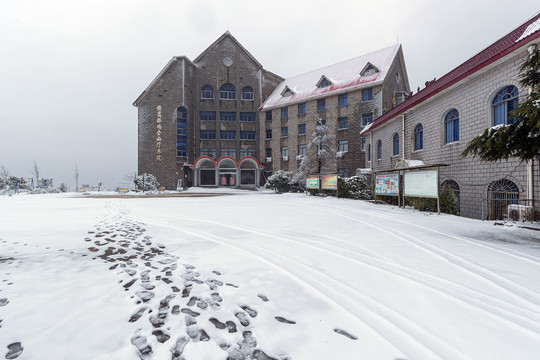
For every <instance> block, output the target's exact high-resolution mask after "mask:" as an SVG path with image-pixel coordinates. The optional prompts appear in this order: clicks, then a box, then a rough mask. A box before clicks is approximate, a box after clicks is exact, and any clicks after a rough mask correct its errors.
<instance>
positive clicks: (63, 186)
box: [58, 183, 68, 192]
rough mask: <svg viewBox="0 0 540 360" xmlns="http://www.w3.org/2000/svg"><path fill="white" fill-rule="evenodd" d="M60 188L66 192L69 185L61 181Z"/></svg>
mask: <svg viewBox="0 0 540 360" xmlns="http://www.w3.org/2000/svg"><path fill="white" fill-rule="evenodd" d="M58 190H60V191H61V192H66V191H67V190H68V187H67V185H66V184H65V183H61V184H60V186H59V187H58Z"/></svg>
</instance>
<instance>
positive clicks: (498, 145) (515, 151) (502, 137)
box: [461, 50, 540, 162]
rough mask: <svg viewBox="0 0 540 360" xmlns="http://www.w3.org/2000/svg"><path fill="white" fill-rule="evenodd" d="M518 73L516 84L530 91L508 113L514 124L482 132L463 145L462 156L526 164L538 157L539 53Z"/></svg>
mask: <svg viewBox="0 0 540 360" xmlns="http://www.w3.org/2000/svg"><path fill="white" fill-rule="evenodd" d="M520 74H521V80H520V84H521V85H522V86H524V87H527V88H531V89H532V92H531V93H530V94H529V95H528V96H527V97H526V98H525V101H523V102H522V103H520V104H519V106H518V107H517V108H516V109H515V110H514V111H513V112H512V114H511V116H512V117H514V116H515V117H516V121H515V122H514V123H513V124H511V125H507V126H503V125H501V126H496V127H492V128H489V129H486V131H484V133H483V134H482V135H480V136H477V137H476V138H474V139H473V140H472V141H471V142H470V143H469V144H468V145H467V147H466V148H465V150H464V151H463V153H462V154H461V155H462V156H467V155H472V156H475V157H476V156H478V157H479V158H480V159H481V160H482V161H488V162H494V161H498V160H502V159H508V158H510V157H517V158H518V159H520V160H521V161H527V160H532V159H535V158H536V157H537V156H538V155H540V87H539V86H538V85H540V50H535V51H534V52H532V53H531V54H530V55H529V57H528V58H527V60H526V61H525V62H524V63H523V64H522V66H521V68H520Z"/></svg>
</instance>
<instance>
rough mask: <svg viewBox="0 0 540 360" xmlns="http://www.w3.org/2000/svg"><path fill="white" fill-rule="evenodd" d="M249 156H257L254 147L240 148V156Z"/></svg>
mask: <svg viewBox="0 0 540 360" xmlns="http://www.w3.org/2000/svg"><path fill="white" fill-rule="evenodd" d="M246 156H251V157H257V150H255V149H240V158H243V157H246Z"/></svg>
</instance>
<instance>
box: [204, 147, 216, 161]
mask: <svg viewBox="0 0 540 360" xmlns="http://www.w3.org/2000/svg"><path fill="white" fill-rule="evenodd" d="M201 156H210V157H212V158H214V159H215V158H216V149H201Z"/></svg>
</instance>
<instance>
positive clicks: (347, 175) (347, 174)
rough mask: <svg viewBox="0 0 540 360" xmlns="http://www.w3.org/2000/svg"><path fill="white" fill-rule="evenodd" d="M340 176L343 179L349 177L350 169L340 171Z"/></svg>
mask: <svg viewBox="0 0 540 360" xmlns="http://www.w3.org/2000/svg"><path fill="white" fill-rule="evenodd" d="M338 175H339V176H340V177H343V178H347V177H349V169H338Z"/></svg>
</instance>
